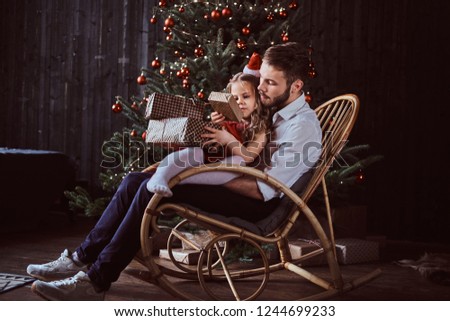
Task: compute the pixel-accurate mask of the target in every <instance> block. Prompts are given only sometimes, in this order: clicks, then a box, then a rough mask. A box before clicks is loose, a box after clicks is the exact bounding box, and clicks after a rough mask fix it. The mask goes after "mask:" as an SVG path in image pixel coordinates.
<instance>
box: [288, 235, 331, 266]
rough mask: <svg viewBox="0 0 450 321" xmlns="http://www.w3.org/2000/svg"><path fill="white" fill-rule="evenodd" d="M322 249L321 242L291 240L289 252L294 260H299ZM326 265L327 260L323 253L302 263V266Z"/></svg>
mask: <svg viewBox="0 0 450 321" xmlns="http://www.w3.org/2000/svg"><path fill="white" fill-rule="evenodd" d="M318 249H320V245H319V241H313V240H304V239H299V240H289V251H290V253H291V257H292V259H293V260H296V259H299V258H300V257H301V256H303V255H305V254H308V253H310V252H312V251H315V250H318ZM323 264H326V258H325V256H324V254H323V253H321V254H318V255H316V256H314V257H312V258H310V259H307V260H305V261H302V262H301V264H300V265H302V266H311V265H323Z"/></svg>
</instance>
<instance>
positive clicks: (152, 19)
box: [150, 16, 158, 25]
mask: <svg viewBox="0 0 450 321" xmlns="http://www.w3.org/2000/svg"><path fill="white" fill-rule="evenodd" d="M157 22H158V19H156V16H153V17H151V19H150V23H151V24H153V25H155V24H156V23H157Z"/></svg>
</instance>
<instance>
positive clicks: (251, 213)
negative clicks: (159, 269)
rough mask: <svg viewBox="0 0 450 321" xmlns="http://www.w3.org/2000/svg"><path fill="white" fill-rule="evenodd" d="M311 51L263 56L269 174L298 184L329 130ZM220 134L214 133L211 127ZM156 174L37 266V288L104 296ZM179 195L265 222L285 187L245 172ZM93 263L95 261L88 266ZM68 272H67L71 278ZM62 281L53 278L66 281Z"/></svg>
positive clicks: (145, 176)
mask: <svg viewBox="0 0 450 321" xmlns="http://www.w3.org/2000/svg"><path fill="white" fill-rule="evenodd" d="M308 64H309V61H308V56H307V54H306V50H305V48H304V47H302V46H301V45H300V44H298V43H286V44H283V45H277V46H273V47H271V48H269V49H268V50H267V51H266V53H265V54H264V57H263V62H262V65H261V69H260V74H261V78H260V85H259V87H258V90H259V92H260V97H261V100H262V102H263V105H264V106H265V108H275V109H276V112H275V114H274V115H273V118H272V121H273V125H272V130H271V140H270V142H269V143H268V144H267V150H268V154H267V156H268V157H269V158H270V161H269V166H267V167H266V168H264V171H266V172H267V173H268V174H269V175H271V176H273V177H275V178H277V179H278V180H280V181H281V182H283V183H285V184H286V185H287V186H292V184H294V182H295V181H297V180H298V179H299V178H300V177H301V176H302V175H303V174H305V173H306V172H308V171H309V169H310V168H311V167H313V166H314V164H315V162H316V161H317V160H318V158H319V156H320V149H321V148H320V143H321V136H322V133H321V129H320V124H319V122H318V119H317V117H316V114H315V112H314V111H313V110H312V109H311V108H310V107H309V105H308V104H307V103H306V101H305V97H304V94H303V91H302V88H303V84H304V83H303V80H304V79H306V77H307V70H308ZM208 137H209V138H211V139H214V133H212V134H208ZM150 175H151V174H149V173H131V174H129V175H127V177H126V178H125V179H124V180H123V182H122V184H121V185H120V186H119V188H118V190H117V192H116V194H115V195H114V197H113V199H112V200H111V202H110V204H109V205H108V207H107V208H106V210H105V212H104V213H103V215H102V217H101V218H100V220H99V221H98V223H97V225H96V226H95V227H94V228H93V229H92V231H91V232H90V233H89V234H88V236H87V237H86V239H85V240H84V241H83V243H82V244H81V245H80V246H79V247H78V248H77V250H76V251H75V252H73V253H71V252H69V251H68V250H65V251H64V252H63V253H62V254H61V257H60V258H59V259H57V260H56V261H53V262H50V263H47V264H43V265H30V266H28V268H27V272H28V273H29V274H30V275H32V276H34V277H36V278H38V279H39V280H38V281H36V282H34V283H33V285H32V290H33V291H34V292H36V293H37V294H39V295H41V296H43V297H44V298H47V299H51V300H100V299H103V298H104V294H105V292H106V291H107V290H108V289H109V287H110V286H111V283H112V282H114V281H116V280H117V279H118V278H119V275H120V273H121V272H122V270H123V269H125V267H126V266H127V265H128V264H129V263H130V262H131V260H132V259H133V257H134V256H135V255H136V253H137V251H138V250H139V248H140V239H139V236H140V235H139V234H140V225H141V221H142V216H143V214H144V210H145V208H146V206H147V204H148V202H149V200H150V199H151V197H152V194H151V193H150V192H148V191H147V188H146V184H147V182H148V180H149V178H150ZM173 191H174V196H173V197H172V198H171V199H170V201H171V202H185V203H189V204H191V205H193V206H196V207H199V208H202V209H203V210H205V211H209V212H213V213H218V214H222V215H225V216H230V215H232V216H238V217H242V218H244V219H246V220H248V221H257V220H260V219H262V218H264V217H266V216H268V215H269V214H270V213H271V212H272V211H273V210H274V208H275V207H276V206H277V205H278V203H279V200H280V196H281V195H280V194H279V192H278V191H276V190H275V189H273V188H272V187H271V186H269V185H267V184H265V183H264V182H260V181H257V180H256V179H254V178H247V177H239V178H236V179H234V180H232V181H230V182H228V183H226V184H225V185H223V186H210V185H208V186H206V185H178V186H176V187H174V189H173ZM88 264H92V265H90V266H89V268H88ZM64 278H66V279H64ZM58 279H62V280H59V281H52V280H58Z"/></svg>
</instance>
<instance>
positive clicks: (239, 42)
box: [236, 39, 247, 50]
mask: <svg viewBox="0 0 450 321" xmlns="http://www.w3.org/2000/svg"><path fill="white" fill-rule="evenodd" d="M236 47H237V48H238V49H240V50H246V49H247V43H246V42H245V41H244V40H241V39H238V40H237V42H236Z"/></svg>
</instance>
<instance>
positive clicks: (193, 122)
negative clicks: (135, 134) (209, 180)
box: [146, 117, 221, 147]
mask: <svg viewBox="0 0 450 321" xmlns="http://www.w3.org/2000/svg"><path fill="white" fill-rule="evenodd" d="M205 126H208V127H212V128H215V129H221V127H220V126H219V125H217V124H213V123H212V122H207V121H204V120H202V119H196V118H191V117H178V118H166V119H150V120H149V121H148V128H147V133H146V142H147V143H152V144H158V145H162V146H177V147H191V146H201V145H202V144H203V143H204V142H205V141H207V140H208V138H202V137H201V135H202V134H206V133H208V131H207V130H206V129H205Z"/></svg>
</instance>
